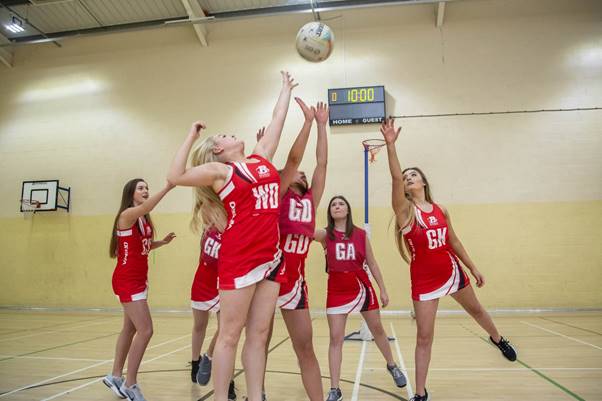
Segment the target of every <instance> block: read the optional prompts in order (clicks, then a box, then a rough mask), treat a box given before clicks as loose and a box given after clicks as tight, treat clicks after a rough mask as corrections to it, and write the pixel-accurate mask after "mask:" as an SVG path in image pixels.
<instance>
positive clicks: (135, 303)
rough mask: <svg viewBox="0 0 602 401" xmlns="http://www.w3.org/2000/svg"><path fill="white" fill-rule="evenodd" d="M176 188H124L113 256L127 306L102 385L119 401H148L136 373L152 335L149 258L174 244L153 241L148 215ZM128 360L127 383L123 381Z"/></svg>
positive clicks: (133, 184)
mask: <svg viewBox="0 0 602 401" xmlns="http://www.w3.org/2000/svg"><path fill="white" fill-rule="evenodd" d="M172 188H173V185H171V184H169V183H168V184H167V185H166V186H165V187H164V188H163V189H162V190H161V191H159V192H158V193H156V194H155V195H153V196H149V191H148V184H147V183H146V181H144V180H143V179H142V178H134V179H133V180H130V181H128V182H127V183H126V184H125V186H124V187H123V193H122V196H121V206H120V207H119V211H118V212H117V216H115V221H114V222H113V230H112V233H111V244H110V247H109V255H110V256H111V257H112V258H117V265H116V267H115V271H114V272H113V292H114V293H115V295H117V297H119V301H120V302H121V305H122V306H123V328H122V329H121V333H120V334H119V337H118V339H117V345H116V347H115V359H114V360H113V371H112V372H111V373H110V374H108V375H107V376H106V377H105V378H104V379H103V383H104V384H105V385H106V386H107V387H109V388H110V389H111V390H113V392H114V393H115V394H117V396H119V397H120V398H127V399H128V400H131V401H144V396H143V395H142V391H141V390H140V387H139V386H138V384H137V377H136V376H137V374H138V368H139V367H140V362H141V361H142V357H143V355H144V351H145V350H146V346H147V345H148V342H149V341H150V339H151V336H152V335H153V321H152V319H151V315H150V311H149V309H148V304H147V302H146V299H147V296H148V254H149V252H150V251H151V249H157V248H159V247H161V246H163V245H166V244H169V243H170V242H171V240H173V239H174V238H175V234H174V233H169V234H167V235H166V236H165V238H163V239H162V240H159V241H156V240H154V239H153V238H154V229H153V222H152V220H151V218H150V212H151V210H153V209H154V208H155V206H157V204H158V203H159V201H160V200H161V199H163V197H164V196H165V194H167V192H169V191H170V190H171V189H172ZM126 358H127V360H128V370H127V379H126V380H124V379H123V377H122V374H123V366H124V365H125V360H126Z"/></svg>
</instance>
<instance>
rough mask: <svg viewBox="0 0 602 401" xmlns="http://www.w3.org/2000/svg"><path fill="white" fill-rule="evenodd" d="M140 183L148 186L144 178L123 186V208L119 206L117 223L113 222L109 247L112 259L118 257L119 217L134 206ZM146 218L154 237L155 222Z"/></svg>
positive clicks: (148, 216) (130, 181)
mask: <svg viewBox="0 0 602 401" xmlns="http://www.w3.org/2000/svg"><path fill="white" fill-rule="evenodd" d="M139 182H143V183H145V184H146V181H144V180H143V179H142V178H134V179H133V180H129V181H128V182H127V183H126V184H125V185H124V186H123V192H122V194H121V206H119V211H118V212H117V216H115V221H113V231H112V232H111V244H110V245H109V256H110V257H111V258H116V257H117V243H118V241H117V221H118V220H119V216H121V212H123V211H124V210H125V209H127V208H130V207H132V206H134V192H136V186H137V185H138V183H139ZM144 218H145V219H146V222H147V223H148V224H149V225H150V226H151V229H152V231H153V237H154V235H155V227H154V226H153V221H152V220H151V217H150V214H145V215H144Z"/></svg>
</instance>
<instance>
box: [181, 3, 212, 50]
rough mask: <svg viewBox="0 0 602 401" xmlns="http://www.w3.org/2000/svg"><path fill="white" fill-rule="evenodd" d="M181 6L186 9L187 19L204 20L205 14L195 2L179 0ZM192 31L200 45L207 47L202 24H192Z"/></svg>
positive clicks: (205, 29)
mask: <svg viewBox="0 0 602 401" xmlns="http://www.w3.org/2000/svg"><path fill="white" fill-rule="evenodd" d="M180 1H181V2H182V5H183V6H184V8H185V9H186V13H187V14H188V18H190V19H197V18H205V17H206V15H205V12H204V11H203V9H202V8H201V7H200V6H199V3H197V1H196V0H180ZM192 27H193V28H194V31H195V32H196V36H197V37H198V38H199V41H200V42H201V45H203V46H207V45H208V42H207V28H206V27H205V25H203V24H194V25H192Z"/></svg>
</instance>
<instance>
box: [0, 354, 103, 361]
mask: <svg viewBox="0 0 602 401" xmlns="http://www.w3.org/2000/svg"><path fill="white" fill-rule="evenodd" d="M0 358H12V359H50V360H57V361H88V362H100V361H105V359H88V358H65V357H52V356H19V355H0Z"/></svg>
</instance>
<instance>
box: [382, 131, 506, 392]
mask: <svg viewBox="0 0 602 401" xmlns="http://www.w3.org/2000/svg"><path fill="white" fill-rule="evenodd" d="M400 131H401V128H397V129H396V128H395V125H394V123H393V120H392V119H388V120H386V121H385V122H383V124H382V125H381V127H380V132H381V133H382V135H383V137H384V139H385V142H386V147H387V156H388V159H389V171H390V172H391V178H392V179H393V183H392V193H391V201H392V204H393V211H394V212H395V221H396V225H395V228H396V234H395V235H396V241H397V247H398V250H399V253H400V254H401V256H402V258H403V259H404V260H405V261H406V262H408V263H409V264H410V275H411V281H412V300H413V302H414V311H415V314H416V330H417V332H416V351H415V355H414V357H415V363H416V395H415V396H414V397H413V398H412V401H428V400H429V395H428V392H427V391H426V387H425V385H426V376H427V372H428V366H429V363H430V360H431V348H432V345H433V335H434V329H435V316H436V314H437V307H438V305H439V298H441V297H443V296H445V295H451V296H452V298H454V299H455V300H456V301H457V302H458V303H459V304H460V306H462V307H463V308H464V309H465V310H466V312H468V314H469V315H470V316H472V317H473V318H474V319H475V320H476V322H477V323H478V324H479V325H480V326H481V327H482V328H483V329H484V330H485V331H486V332H487V333H489V339H490V341H491V342H492V343H493V344H494V345H496V346H497V347H498V348H499V349H500V351H501V352H502V354H503V355H504V356H505V357H506V358H507V359H508V360H510V361H514V360H516V352H515V350H514V349H513V348H512V346H511V345H510V343H509V342H508V341H507V340H506V339H505V338H503V337H502V336H501V335H500V334H499V332H498V330H497V328H496V327H495V324H494V323H493V320H492V319H491V316H490V315H489V313H488V312H487V311H486V310H485V308H483V306H482V305H481V304H480V303H479V300H478V299H477V297H476V294H475V292H474V290H473V288H472V287H471V286H470V281H469V279H468V276H467V275H466V273H465V272H464V270H463V269H462V265H461V264H460V261H462V263H463V264H464V266H466V267H467V268H468V270H470V273H471V274H472V275H473V277H474V278H475V281H476V284H477V287H482V286H483V285H484V284H485V278H484V277H483V275H482V274H481V273H480V272H479V270H477V268H476V266H475V264H474V263H473V261H472V260H471V259H470V257H469V256H468V253H467V252H466V250H465V249H464V246H463V245H462V242H460V239H459V238H458V236H457V235H456V233H455V232H454V230H453V228H452V225H451V220H450V217H449V213H448V211H447V209H446V208H445V207H443V205H440V204H436V203H435V202H434V201H433V198H432V196H431V190H430V186H429V183H428V181H427V179H426V176H425V175H424V174H423V173H422V171H421V170H420V169H419V168H417V167H410V168H406V169H405V170H402V169H401V166H400V164H399V159H398V158H397V150H396V148H395V142H396V141H397V138H398V137H399V132H400ZM404 243H405V246H406V247H407V249H409V251H410V253H411V258H408V256H407V255H406V253H405V251H404Z"/></svg>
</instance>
